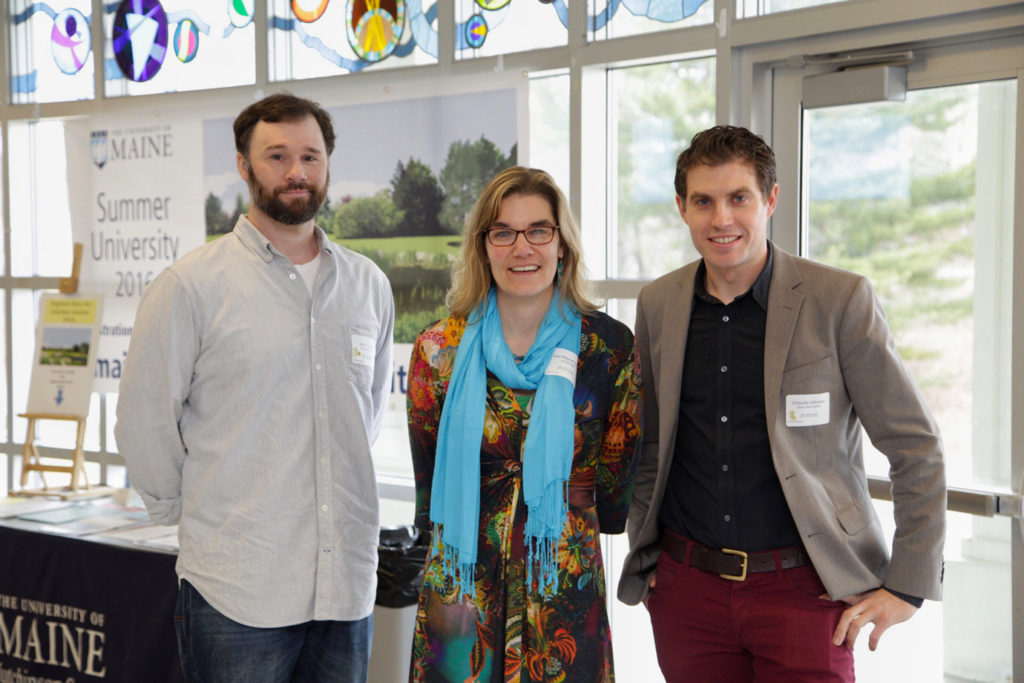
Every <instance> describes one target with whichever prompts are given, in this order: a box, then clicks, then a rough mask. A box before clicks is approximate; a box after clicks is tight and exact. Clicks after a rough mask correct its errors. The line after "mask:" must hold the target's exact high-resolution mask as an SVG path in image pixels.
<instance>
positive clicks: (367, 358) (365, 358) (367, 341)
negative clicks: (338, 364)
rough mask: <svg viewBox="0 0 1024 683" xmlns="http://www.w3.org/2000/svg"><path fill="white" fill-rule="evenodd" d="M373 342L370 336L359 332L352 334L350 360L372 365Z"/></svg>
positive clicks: (359, 363) (358, 363) (357, 363)
mask: <svg viewBox="0 0 1024 683" xmlns="http://www.w3.org/2000/svg"><path fill="white" fill-rule="evenodd" d="M374 355H375V354H374V343H373V339H372V338H370V337H364V336H363V335H361V334H353V335H352V362H353V363H355V364H356V365H365V366H367V367H370V368H372V367H373V357H374Z"/></svg>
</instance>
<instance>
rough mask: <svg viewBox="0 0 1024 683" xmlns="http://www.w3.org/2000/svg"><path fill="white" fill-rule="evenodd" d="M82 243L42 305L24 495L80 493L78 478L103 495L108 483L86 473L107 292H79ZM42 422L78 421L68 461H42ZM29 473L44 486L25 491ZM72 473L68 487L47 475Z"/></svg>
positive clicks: (23, 467)
mask: <svg viewBox="0 0 1024 683" xmlns="http://www.w3.org/2000/svg"><path fill="white" fill-rule="evenodd" d="M81 246H82V245H81V244H75V268H74V271H73V272H72V277H71V278H65V279H64V280H63V281H62V282H61V292H62V293H61V294H44V295H43V296H42V299H41V301H40V304H39V327H38V330H37V333H36V353H35V360H34V361H33V363H32V383H31V384H30V385H29V392H28V406H27V408H26V410H25V412H24V413H22V414H21V415H20V417H24V418H27V419H28V428H27V429H26V433H25V446H24V449H23V450H22V461H21V491H19V493H20V494H22V495H37V496H39V495H42V496H51V495H57V496H60V497H61V498H69V497H74V496H77V495H82V494H79V491H80V488H79V480H81V483H82V485H83V487H84V488H85V489H87V490H88V492H87V493H86V494H85V495H99V494H102V493H104V492H106V487H101V488H102V489H103V490H100V488H97V487H92V486H90V485H89V481H88V479H87V477H86V475H85V453H84V451H83V448H82V447H83V444H84V442H85V418H86V416H87V415H88V414H89V398H90V396H91V395H92V380H93V372H94V368H95V365H96V342H97V341H98V339H99V336H100V322H101V321H102V316H101V313H102V311H103V296H102V295H101V294H79V293H77V291H76V290H77V288H78V275H77V271H78V264H79V262H80V258H81ZM39 420H69V421H73V422H75V423H77V427H78V429H77V432H76V436H75V449H74V453H73V455H72V458H71V464H70V465H50V464H44V463H43V462H42V459H41V458H40V455H39V451H38V450H37V449H36V445H35V439H36V422H37V421H39ZM30 472H39V476H40V477H42V478H43V487H42V488H40V489H27V488H25V487H26V486H27V485H28V475H29V473H30ZM47 472H55V473H61V474H70V475H71V481H70V483H69V484H68V486H67V487H64V488H54V487H50V486H48V485H47V484H46V478H45V477H46V473H47Z"/></svg>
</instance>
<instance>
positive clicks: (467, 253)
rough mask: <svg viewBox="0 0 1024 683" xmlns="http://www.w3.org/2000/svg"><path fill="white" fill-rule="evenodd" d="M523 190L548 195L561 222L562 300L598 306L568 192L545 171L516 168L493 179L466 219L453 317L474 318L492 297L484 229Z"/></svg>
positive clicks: (451, 298) (584, 309) (451, 293)
mask: <svg viewBox="0 0 1024 683" xmlns="http://www.w3.org/2000/svg"><path fill="white" fill-rule="evenodd" d="M517 194H521V195H537V196H540V197H543V198H544V199H546V200H547V202H548V204H550V205H551V215H552V216H554V217H555V220H557V221H558V233H559V239H560V240H561V245H562V247H563V251H564V254H563V256H562V275H561V276H560V277H559V278H558V282H557V287H558V291H559V292H561V294H562V298H563V299H565V301H567V302H569V303H570V304H572V305H573V306H574V307H575V308H576V310H577V311H579V312H580V313H592V312H594V311H595V310H597V304H595V303H594V301H593V300H592V299H591V294H590V287H589V284H588V281H587V273H586V268H585V267H584V265H583V248H582V245H581V240H580V229H579V226H578V225H577V224H576V220H575V219H574V218H573V216H572V211H571V210H570V209H569V202H568V201H567V200H566V198H565V195H564V194H562V191H561V190H560V189H558V185H556V184H555V181H554V179H553V178H552V177H551V176H550V175H548V174H547V173H546V172H545V171H542V170H540V169H537V168H525V167H523V166H513V167H511V168H507V169H505V170H504V171H502V172H501V173H499V174H498V175H496V176H494V177H493V178H491V180H490V182H488V183H487V187H485V188H484V190H483V192H482V193H481V194H480V198H479V199H477V202H476V205H475V206H474V207H473V210H472V212H470V214H469V216H468V217H467V218H466V223H465V226H464V227H463V230H462V250H461V252H460V255H459V259H458V261H457V262H456V264H455V268H454V269H453V271H452V286H451V288H450V289H449V290H448V296H447V303H448V310H449V311H450V313H451V315H452V316H453V317H456V318H468V317H469V314H470V313H472V312H473V310H475V309H476V308H477V306H479V305H480V304H481V303H483V302H484V300H485V299H486V298H487V293H488V292H489V291H490V289H491V286H492V285H493V278H492V277H491V267H490V264H489V263H488V260H487V247H486V246H485V244H484V240H485V239H486V236H485V235H484V231H486V230H487V228H489V227H491V225H492V224H493V223H494V221H495V220H496V219H497V218H498V214H499V213H501V202H502V200H504V199H505V198H506V197H509V196H511V195H517Z"/></svg>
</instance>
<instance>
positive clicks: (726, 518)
mask: <svg viewBox="0 0 1024 683" xmlns="http://www.w3.org/2000/svg"><path fill="white" fill-rule="evenodd" d="M722 519H724V520H725V521H727V522H729V521H732V515H726V516H725V517H723V518H722Z"/></svg>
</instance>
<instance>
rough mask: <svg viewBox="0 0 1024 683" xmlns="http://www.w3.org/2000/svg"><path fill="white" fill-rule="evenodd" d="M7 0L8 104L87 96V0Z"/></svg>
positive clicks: (89, 57) (89, 67) (90, 74)
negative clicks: (56, 0) (55, 1)
mask: <svg viewBox="0 0 1024 683" xmlns="http://www.w3.org/2000/svg"><path fill="white" fill-rule="evenodd" d="M61 5H62V6H63V7H62V8H61V9H57V8H55V7H52V6H51V5H50V4H49V3H46V2H33V1H32V0H10V2H9V6H10V14H9V15H8V16H9V17H10V19H9V20H8V22H7V39H8V41H9V45H10V51H9V52H8V59H9V60H10V74H11V75H10V93H11V102H12V103H13V104H26V103H32V102H57V101H62V100H85V99H90V98H92V97H93V74H94V71H93V56H92V34H91V28H90V25H91V22H92V15H91V7H92V3H91V2H90V1H89V0H61Z"/></svg>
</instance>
